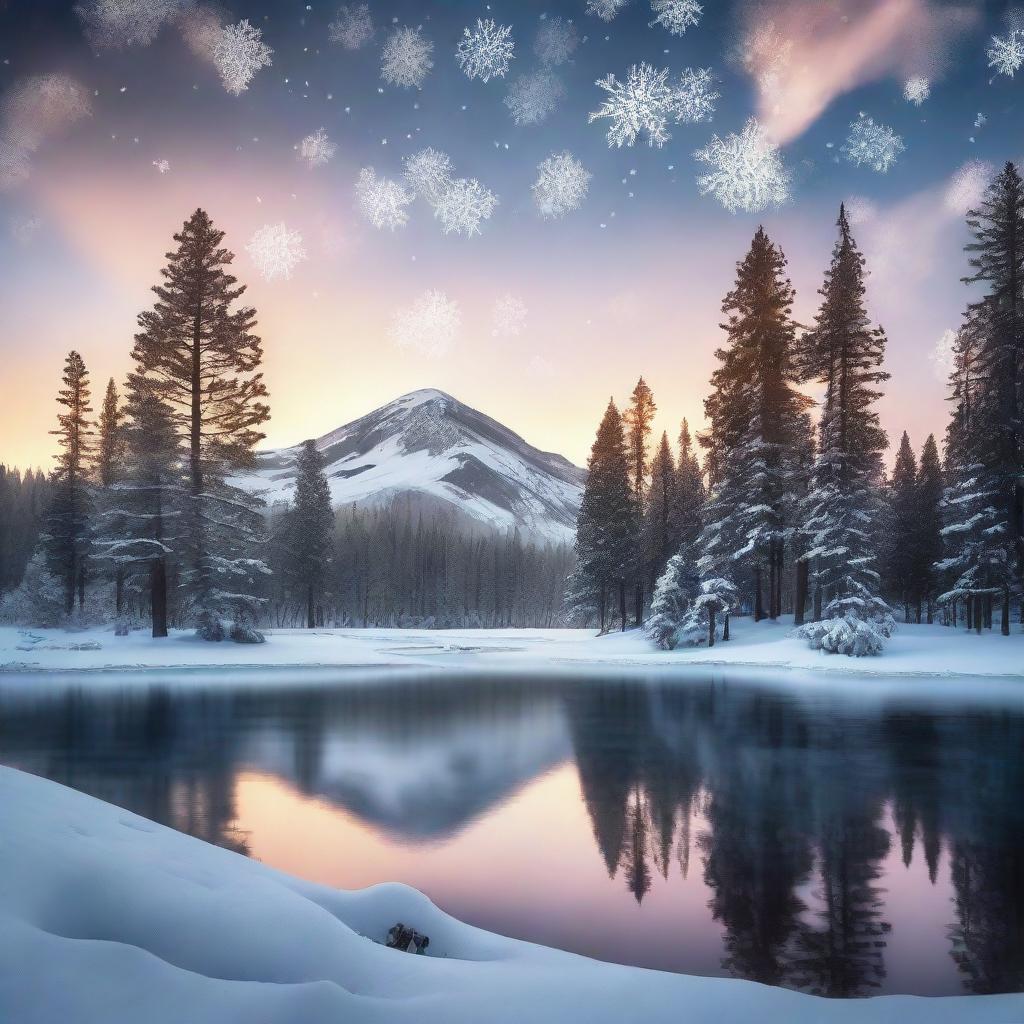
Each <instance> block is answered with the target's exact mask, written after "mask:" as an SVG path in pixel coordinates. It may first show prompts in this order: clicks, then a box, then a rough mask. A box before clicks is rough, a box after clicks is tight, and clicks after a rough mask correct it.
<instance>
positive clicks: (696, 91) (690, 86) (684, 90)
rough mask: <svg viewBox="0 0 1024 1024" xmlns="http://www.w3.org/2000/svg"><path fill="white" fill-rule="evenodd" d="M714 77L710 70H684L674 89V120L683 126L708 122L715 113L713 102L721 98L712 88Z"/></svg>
mask: <svg viewBox="0 0 1024 1024" xmlns="http://www.w3.org/2000/svg"><path fill="white" fill-rule="evenodd" d="M714 80H715V79H714V76H713V75H712V74H711V68H697V70H696V71H695V70H694V69H693V68H685V69H684V70H683V73H682V74H681V75H680V76H679V87H678V88H677V89H676V101H675V109H676V119H677V120H678V121H682V122H683V124H699V123H700V122H701V121H710V120H711V115H712V114H714V112H715V100H717V99H720V98H721V93H717V92H715V91H714V89H713V88H712V84H713V83H714Z"/></svg>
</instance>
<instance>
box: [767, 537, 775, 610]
mask: <svg viewBox="0 0 1024 1024" xmlns="http://www.w3.org/2000/svg"><path fill="white" fill-rule="evenodd" d="M768 618H769V619H774V618H775V547H774V546H772V548H771V549H770V550H769V552H768Z"/></svg>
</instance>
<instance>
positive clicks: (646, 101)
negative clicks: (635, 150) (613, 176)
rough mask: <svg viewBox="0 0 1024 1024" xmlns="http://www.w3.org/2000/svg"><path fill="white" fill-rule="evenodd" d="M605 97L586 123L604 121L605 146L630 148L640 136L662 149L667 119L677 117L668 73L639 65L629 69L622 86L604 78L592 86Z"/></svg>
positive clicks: (615, 79)
mask: <svg viewBox="0 0 1024 1024" xmlns="http://www.w3.org/2000/svg"><path fill="white" fill-rule="evenodd" d="M595 84H596V85H597V86H598V87H600V88H601V89H604V91H605V92H606V93H607V94H608V96H607V98H606V99H605V100H604V101H603V102H602V103H601V106H600V107H598V108H597V110H595V111H594V112H593V113H592V114H591V115H590V117H589V118H588V121H590V122H594V121H596V120H598V119H599V118H603V117H607V118H608V119H609V120H610V121H611V124H610V125H609V126H608V133H607V139H608V145H609V146H632V145H633V143H635V142H636V140H637V138H638V137H639V136H640V134H641V133H644V134H646V136H647V144H648V145H649V146H657V147H659V148H660V147H661V146H663V145H664V144H665V143H666V142H667V141H668V139H669V138H670V136H669V132H668V122H669V118H674V117H675V116H676V113H677V102H678V101H677V93H676V90H675V89H673V88H672V87H671V86H670V85H669V84H668V70H667V69H665V68H662V69H660V70H659V69H658V68H655V67H653V66H652V65H650V64H648V63H647V62H646V61H642V62H641V63H640V64H634V65H633V66H632V67H631V68H630V69H629V74H628V75H627V76H626V80H625V81H624V82H620V81H619V80H618V79H617V78H616V77H615V75H605V77H604V78H599V79H598V80H597V82H596V83H595Z"/></svg>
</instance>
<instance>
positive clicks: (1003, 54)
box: [985, 28, 1024, 78]
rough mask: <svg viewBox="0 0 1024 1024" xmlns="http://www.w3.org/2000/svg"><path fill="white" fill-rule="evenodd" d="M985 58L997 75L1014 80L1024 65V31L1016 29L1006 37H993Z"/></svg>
mask: <svg viewBox="0 0 1024 1024" xmlns="http://www.w3.org/2000/svg"><path fill="white" fill-rule="evenodd" d="M985 56H986V57H988V66H989V67H990V68H995V71H996V74H997V75H1009V76H1010V78H1013V76H1014V74H1015V73H1016V72H1017V71H1020V69H1021V65H1024V30H1022V29H1019V28H1015V29H1013V30H1012V31H1011V32H1009V33H1008V34H1007V35H1005V36H993V37H992V42H991V43H989V46H988V49H987V50H986V51H985Z"/></svg>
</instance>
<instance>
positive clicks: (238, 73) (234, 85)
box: [213, 19, 274, 96]
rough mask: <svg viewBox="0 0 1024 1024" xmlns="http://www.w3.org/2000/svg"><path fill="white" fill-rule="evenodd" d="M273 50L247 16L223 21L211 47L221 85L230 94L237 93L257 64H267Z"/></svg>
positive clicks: (243, 90) (245, 87)
mask: <svg viewBox="0 0 1024 1024" xmlns="http://www.w3.org/2000/svg"><path fill="white" fill-rule="evenodd" d="M273 52H274V51H273V50H272V49H271V48H270V47H269V46H267V45H266V43H264V42H263V34H262V32H260V30H259V29H258V28H256V27H255V26H253V25H250V24H249V21H248V19H244V20H242V21H240V22H239V23H238V24H237V25H226V26H225V27H224V28H222V29H221V32H220V38H219V39H218V40H217V44H216V46H215V47H214V50H213V61H214V63H215V64H216V65H217V70H218V71H219V72H220V77H221V81H222V82H223V83H224V88H225V89H227V91H228V92H229V93H231V94H232V95H233V96H241V95H242V93H243V92H245V91H246V89H248V88H249V83H250V82H251V81H252V80H253V78H254V77H255V75H256V72H257V71H259V70H260V68H269V67H270V65H271V64H272V63H273V62H272V61H271V59H270V55H271V54H272V53H273Z"/></svg>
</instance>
